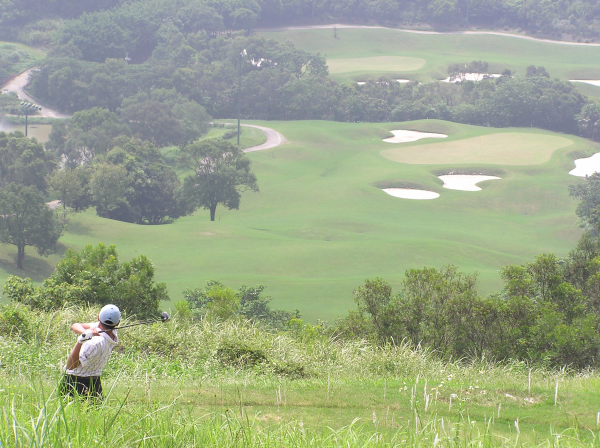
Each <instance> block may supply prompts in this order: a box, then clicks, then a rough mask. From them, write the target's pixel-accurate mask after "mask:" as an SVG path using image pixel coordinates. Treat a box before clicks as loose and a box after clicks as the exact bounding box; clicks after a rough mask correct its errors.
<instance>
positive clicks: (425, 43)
mask: <svg viewBox="0 0 600 448" xmlns="http://www.w3.org/2000/svg"><path fill="white" fill-rule="evenodd" d="M262 34H264V35H265V36H266V37H269V38H275V39H277V40H279V41H281V42H285V41H286V40H291V41H292V42H293V43H294V45H295V46H296V47H298V48H300V49H303V50H306V51H310V52H317V51H318V52H320V53H321V54H324V55H326V56H327V63H328V64H329V65H330V67H331V75H332V76H333V77H334V78H336V79H339V80H350V81H365V80H366V79H368V78H375V77H377V76H380V75H386V76H390V77H397V78H408V79H414V80H417V81H421V82H428V81H430V80H431V79H432V78H435V79H444V78H446V77H447V76H448V75H447V72H446V69H447V67H448V65H450V64H455V63H460V62H464V63H467V62H470V61H472V60H483V61H487V62H489V63H490V68H489V72H490V73H500V71H501V70H503V69H504V68H508V69H511V70H513V71H516V72H517V73H518V74H519V75H520V76H525V69H526V67H527V66H529V65H532V64H533V65H536V66H538V65H542V66H544V67H545V68H546V70H548V71H549V73H550V74H551V75H552V76H556V77H559V78H562V79H600V62H599V61H600V58H598V55H600V47H585V46H574V45H564V44H561V43H551V42H536V41H531V40H526V39H520V38H516V37H509V36H494V35H430V34H413V33H406V32H402V31H398V30H393V29H338V30H337V39H336V38H334V37H333V29H317V30H289V31H272V32H263V33H262ZM374 58H378V59H377V61H376V62H377V63H375V64H374V63H373V62H374V61H373V59H374ZM399 58H404V60H403V61H402V60H400V59H399ZM417 59H420V60H425V61H426V62H425V63H424V64H417V63H416V62H417V61H416V60H417Z"/></svg>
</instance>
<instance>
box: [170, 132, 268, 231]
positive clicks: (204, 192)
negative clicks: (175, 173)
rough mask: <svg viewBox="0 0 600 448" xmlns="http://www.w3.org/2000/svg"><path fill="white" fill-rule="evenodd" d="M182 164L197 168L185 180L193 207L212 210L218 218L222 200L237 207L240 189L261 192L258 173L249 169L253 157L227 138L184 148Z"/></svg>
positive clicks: (188, 197) (229, 206)
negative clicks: (218, 207) (216, 213)
mask: <svg viewBox="0 0 600 448" xmlns="http://www.w3.org/2000/svg"><path fill="white" fill-rule="evenodd" d="M180 162H181V163H182V165H184V166H186V167H187V168H189V169H191V170H193V171H194V174H193V175H190V176H188V177H186V178H185V180H184V194H185V196H186V199H187V201H188V204H189V206H190V207H191V208H192V209H196V208H198V207H203V208H204V209H208V210H210V220H211V221H214V220H215V211H216V209H217V206H218V205H219V204H221V205H223V206H225V207H227V208H228V209H229V210H231V209H235V210H237V209H238V208H239V205H240V198H241V193H243V192H244V191H246V190H252V191H256V192H258V185H257V184H256V176H255V175H254V173H252V171H250V160H249V159H248V158H247V157H246V156H245V155H244V153H243V152H242V150H241V149H240V148H238V147H237V146H235V145H233V144H231V143H229V142H228V141H224V140H201V141H198V142H195V143H192V144H191V145H188V146H186V147H185V148H184V149H183V150H182V152H181V158H180Z"/></svg>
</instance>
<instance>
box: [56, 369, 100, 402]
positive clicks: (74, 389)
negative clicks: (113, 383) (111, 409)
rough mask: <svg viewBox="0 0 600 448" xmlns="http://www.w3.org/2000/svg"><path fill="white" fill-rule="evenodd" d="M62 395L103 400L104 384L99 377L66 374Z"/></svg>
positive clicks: (62, 385)
mask: <svg viewBox="0 0 600 448" xmlns="http://www.w3.org/2000/svg"><path fill="white" fill-rule="evenodd" d="M60 393H61V395H70V396H71V397H92V398H102V383H101V382H100V377H99V376H75V375H69V374H66V375H65V377H64V378H63V380H62V382H61V384H60Z"/></svg>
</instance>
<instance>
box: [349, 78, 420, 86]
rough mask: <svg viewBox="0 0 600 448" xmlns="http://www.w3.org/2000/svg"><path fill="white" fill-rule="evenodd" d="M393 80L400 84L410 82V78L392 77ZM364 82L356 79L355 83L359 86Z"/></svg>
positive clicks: (364, 82)
mask: <svg viewBox="0 0 600 448" xmlns="http://www.w3.org/2000/svg"><path fill="white" fill-rule="evenodd" d="M393 81H396V82H399V83H400V84H405V83H407V82H412V79H394V80H393ZM366 83H367V82H366V81H356V84H358V85H359V86H364V85H365V84H366Z"/></svg>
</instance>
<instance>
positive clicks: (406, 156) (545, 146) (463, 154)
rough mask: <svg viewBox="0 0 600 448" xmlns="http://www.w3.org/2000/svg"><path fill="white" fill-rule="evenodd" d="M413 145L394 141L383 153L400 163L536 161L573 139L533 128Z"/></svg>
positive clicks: (530, 162) (519, 162)
mask: <svg viewBox="0 0 600 448" xmlns="http://www.w3.org/2000/svg"><path fill="white" fill-rule="evenodd" d="M424 143H425V142H423V143H422V144H419V145H411V146H407V144H406V143H404V144H402V143H395V144H394V145H395V146H396V147H395V148H393V149H386V150H384V151H382V152H381V155H382V156H384V157H386V158H388V159H390V160H393V161H394V162H400V163H411V164H420V165H430V164H433V163H443V164H452V163H485V164H490V165H536V164H539V163H544V162H547V161H548V160H550V157H551V156H552V154H553V153H554V151H555V150H557V149H560V148H565V147H567V146H570V145H572V144H573V140H570V139H568V138H565V137H558V136H554V135H547V134H539V133H537V132H536V133H533V132H519V133H516V132H505V133H501V134H489V135H481V136H479V137H475V138H469V139H464V140H455V141H449V142H444V143H430V144H424Z"/></svg>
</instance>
